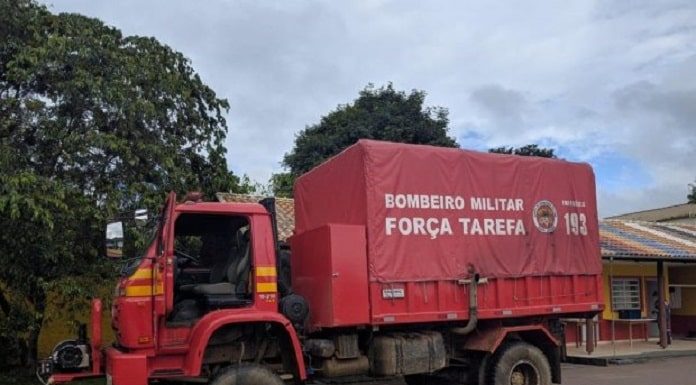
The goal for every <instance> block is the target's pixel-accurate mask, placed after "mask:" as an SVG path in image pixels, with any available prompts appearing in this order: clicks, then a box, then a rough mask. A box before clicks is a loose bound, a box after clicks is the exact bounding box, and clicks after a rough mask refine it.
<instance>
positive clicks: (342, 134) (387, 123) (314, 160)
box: [271, 84, 457, 196]
mask: <svg viewBox="0 0 696 385" xmlns="http://www.w3.org/2000/svg"><path fill="white" fill-rule="evenodd" d="M425 96H426V93H425V92H424V91H419V90H412V91H411V92H410V93H406V92H404V91H397V90H395V89H394V87H393V86H392V84H387V85H386V86H383V87H380V88H375V87H374V86H373V85H368V86H367V87H366V88H365V89H363V90H362V91H360V94H359V96H358V98H357V99H356V100H354V101H353V102H352V103H349V104H345V105H340V106H338V108H337V109H336V110H334V111H332V112H330V113H329V114H328V115H326V116H324V117H322V118H321V121H320V122H319V123H318V124H314V125H312V126H309V127H306V128H305V129H304V130H302V131H301V132H300V133H299V134H298V135H297V137H296V138H295V146H294V147H293V149H292V150H291V151H290V152H289V153H287V154H285V157H284V158H283V166H285V167H286V168H287V169H289V172H288V173H281V174H275V175H274V176H273V177H272V180H271V184H272V186H273V189H274V191H275V192H276V193H277V194H279V195H285V196H289V195H291V194H292V184H293V182H294V179H295V178H296V177H298V176H299V175H301V174H303V173H305V172H307V171H309V170H310V169H312V168H313V167H314V166H316V165H318V164H319V163H321V162H323V161H324V160H326V159H328V158H330V157H331V156H334V155H336V154H338V153H339V152H341V150H343V149H344V148H346V147H348V146H350V145H352V144H354V143H355V142H356V141H357V140H358V139H379V140H388V141H393V142H402V143H415V144H431V145H435V146H444V147H457V142H456V141H455V140H454V139H452V138H450V137H449V136H448V135H447V131H448V128H447V125H448V123H449V121H448V118H447V114H448V112H447V110H446V109H444V108H441V107H426V106H424V102H425Z"/></svg>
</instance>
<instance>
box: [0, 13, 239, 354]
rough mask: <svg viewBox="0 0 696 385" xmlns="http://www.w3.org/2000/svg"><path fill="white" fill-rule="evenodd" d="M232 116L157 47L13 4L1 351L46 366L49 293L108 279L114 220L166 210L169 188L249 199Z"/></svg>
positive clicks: (3, 151) (0, 87)
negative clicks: (242, 188) (235, 156)
mask: <svg viewBox="0 0 696 385" xmlns="http://www.w3.org/2000/svg"><path fill="white" fill-rule="evenodd" d="M227 109H228V103H227V101H226V100H224V99H220V98H218V97H217V95H216V94H215V92H214V91H213V90H212V89H210V88H209V87H208V86H206V85H205V84H204V83H203V82H202V81H201V79H200V77H199V76H198V75H197V74H196V73H195V71H194V70H193V68H192V67H191V65H190V62H189V60H188V59H186V58H185V57H184V56H183V55H182V54H181V53H179V52H176V51H174V50H172V49H171V48H169V47H167V46H165V45H163V44H160V43H159V42H158V41H157V40H155V39H154V38H149V37H139V36H123V35H122V34H121V32H120V31H119V30H117V29H115V28H112V27H108V26H106V25H104V24H103V23H102V22H101V21H99V20H97V19H92V18H88V17H84V16H81V15H77V14H58V15H55V14H52V13H50V12H49V11H48V10H47V9H46V8H45V7H43V6H41V5H38V4H36V3H35V2H33V1H31V0H0V226H1V227H2V229H3V230H2V232H0V263H1V264H2V266H3V269H0V339H8V338H9V339H12V338H15V339H16V338H19V340H20V342H21V343H20V345H21V344H25V345H26V350H27V360H28V361H31V360H32V359H33V358H35V355H36V349H35V347H36V338H37V337H38V331H39V330H40V327H41V323H42V320H43V316H44V315H43V312H44V310H45V299H46V293H47V290H49V289H52V288H53V289H56V290H60V289H61V287H60V282H62V281H63V278H64V277H68V276H80V275H83V276H84V275H89V274H96V275H97V276H103V275H104V274H106V271H108V269H105V268H104V265H103V263H100V262H99V261H101V259H98V258H97V257H98V256H99V255H100V254H101V248H102V246H103V245H102V236H103V235H102V229H103V224H104V222H105V220H106V218H108V217H109V216H112V215H114V214H115V213H117V212H119V211H123V210H131V209H134V208H142V207H146V208H150V209H156V208H157V206H158V205H159V204H160V203H161V201H162V199H163V197H164V193H165V192H166V191H168V190H175V191H177V192H184V191H187V190H192V189H199V190H202V191H204V192H205V193H206V195H207V196H208V197H213V193H214V192H216V191H228V190H236V189H237V188H238V185H239V180H238V178H237V177H235V176H234V175H233V174H232V173H231V172H229V171H228V169H227V166H226V162H225V148H224V146H223V142H224V139H225V135H226V132H227V125H226V122H225V118H224V114H225V112H226V111H227ZM62 289H65V287H63V288H62ZM71 292H74V291H71ZM3 305H4V306H3ZM0 354H2V352H0Z"/></svg>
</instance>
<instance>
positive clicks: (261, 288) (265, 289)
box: [256, 282, 278, 293]
mask: <svg viewBox="0 0 696 385" xmlns="http://www.w3.org/2000/svg"><path fill="white" fill-rule="evenodd" d="M277 291H278V285H277V284H276V283H275V282H259V283H257V284H256V292H257V293H275V292H277Z"/></svg>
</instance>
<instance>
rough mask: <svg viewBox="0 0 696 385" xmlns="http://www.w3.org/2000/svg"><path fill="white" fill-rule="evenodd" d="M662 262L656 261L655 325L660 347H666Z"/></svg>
mask: <svg viewBox="0 0 696 385" xmlns="http://www.w3.org/2000/svg"><path fill="white" fill-rule="evenodd" d="M664 270H665V267H664V263H663V262H662V261H657V300H658V318H657V325H658V327H659V329H660V346H661V347H662V349H666V348H667V309H666V307H665V276H664Z"/></svg>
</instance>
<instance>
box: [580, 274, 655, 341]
mask: <svg viewBox="0 0 696 385" xmlns="http://www.w3.org/2000/svg"><path fill="white" fill-rule="evenodd" d="M667 271H668V269H667V268H665V274H664V276H665V285H667V284H668V281H667V278H668V274H667ZM612 274H613V276H614V277H638V278H640V290H641V318H648V301H649V293H647V291H646V287H647V286H646V284H647V282H646V281H648V280H650V279H655V277H656V276H657V263H656V262H642V263H638V262H614V263H610V262H609V261H604V262H603V264H602V279H603V286H604V304H605V306H604V311H603V312H602V313H601V314H600V315H599V339H600V341H611V339H612V335H613V336H614V339H615V340H617V341H620V340H628V339H629V330H628V328H629V326H628V324H626V323H623V322H613V327H612V320H613V319H618V318H619V315H618V312H615V311H612V308H611V276H612ZM665 289H666V288H665ZM571 329H574V328H572V327H571V328H567V329H566V343H572V342H575V341H576V339H577V337H578V336H577V333H576V331H575V330H571ZM645 335H646V326H645V325H634V326H633V336H632V337H633V339H636V340H638V339H643V338H645Z"/></svg>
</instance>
